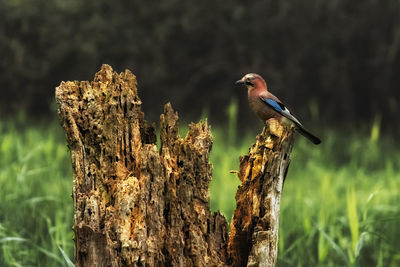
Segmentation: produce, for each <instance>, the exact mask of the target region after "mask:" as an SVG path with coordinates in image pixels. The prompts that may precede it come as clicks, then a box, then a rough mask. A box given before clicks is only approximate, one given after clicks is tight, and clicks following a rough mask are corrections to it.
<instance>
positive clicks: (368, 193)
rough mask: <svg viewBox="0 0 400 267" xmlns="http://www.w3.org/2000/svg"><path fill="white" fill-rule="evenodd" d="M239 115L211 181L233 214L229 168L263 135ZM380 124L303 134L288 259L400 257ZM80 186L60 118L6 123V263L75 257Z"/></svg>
mask: <svg viewBox="0 0 400 267" xmlns="http://www.w3.org/2000/svg"><path fill="white" fill-rule="evenodd" d="M228 115H229V116H230V117H231V119H232V118H233V117H234V116H236V111H235V109H232V108H231V109H230V110H229V111H228ZM230 121H231V122H230V123H229V124H228V126H227V127H226V128H224V127H213V135H214V145H213V150H212V153H211V161H212V163H213V165H214V169H213V177H214V178H213V181H212V183H211V188H210V192H211V193H210V195H211V207H212V209H213V210H221V211H222V212H223V213H224V214H225V215H226V217H227V218H228V219H229V220H230V218H231V216H232V213H233V209H234V203H235V202H234V197H235V192H236V189H237V186H238V185H239V180H238V178H237V176H236V175H235V174H231V173H229V171H230V170H237V169H238V157H239V156H240V155H243V154H245V153H247V151H248V148H249V146H250V145H251V144H252V143H253V142H254V141H255V134H254V133H253V134H250V133H248V134H244V135H242V134H239V133H238V132H237V131H236V130H235V129H236V124H235V123H234V122H232V120H230ZM257 127H258V128H259V129H258V130H261V125H259V126H257ZM370 128H371V132H370V133H367V132H366V133H364V134H362V133H357V132H355V131H352V132H350V133H349V132H347V133H338V132H335V131H333V130H326V131H325V132H323V133H321V134H322V137H323V143H322V144H321V145H320V146H314V145H312V144H311V143H309V142H308V141H307V140H305V139H304V138H301V137H298V138H297V140H296V144H295V148H294V150H293V153H292V163H291V166H290V170H289V173H288V176H287V178H286V181H285V185H284V190H283V197H282V203H281V216H280V229H279V238H280V239H279V255H278V266H400V249H399V248H400V240H399V239H400V195H399V193H400V149H399V144H398V143H396V141H395V140H394V139H393V138H390V137H382V136H381V133H380V131H379V130H380V129H379V126H376V124H374V125H373V126H372V127H370ZM256 130H257V129H256ZM71 191H72V172H71V161H70V158H69V153H68V151H67V147H66V144H65V140H64V136H63V132H62V130H61V128H60V127H59V126H58V124H57V123H51V124H49V125H42V126H36V127H31V126H27V127H24V128H20V127H17V126H15V124H14V123H6V122H0V203H1V204H0V266H68V258H70V259H73V251H74V248H73V241H72V238H73V233H72V220H73V218H72V215H73V212H72V199H71Z"/></svg>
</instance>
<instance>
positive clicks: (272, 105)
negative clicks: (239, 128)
mask: <svg viewBox="0 0 400 267" xmlns="http://www.w3.org/2000/svg"><path fill="white" fill-rule="evenodd" d="M236 84H241V85H245V86H246V87H247V95H248V101H249V105H250V108H251V109H252V110H253V112H254V113H255V114H256V115H257V116H258V117H259V118H260V119H261V120H262V121H263V122H264V123H265V122H266V121H267V120H268V119H270V118H276V119H278V120H279V121H281V122H283V123H285V124H287V125H288V124H289V125H290V124H294V126H295V130H296V131H297V132H298V133H300V134H302V135H303V136H305V137H306V138H307V139H308V140H310V141H311V142H312V143H314V144H316V145H318V144H320V143H321V139H319V138H318V137H317V136H315V135H314V134H312V133H311V132H310V131H308V130H307V129H306V128H305V127H304V126H303V124H301V123H300V121H299V120H298V119H297V118H296V117H295V116H293V115H292V113H290V111H289V109H288V108H287V107H286V106H285V105H284V104H283V103H282V102H281V101H280V100H279V99H278V98H277V97H276V96H275V95H273V94H272V93H270V92H269V91H268V88H267V83H266V82H265V80H264V79H263V77H261V76H260V75H258V74H256V73H248V74H246V75H245V76H243V78H242V79H240V80H238V81H236Z"/></svg>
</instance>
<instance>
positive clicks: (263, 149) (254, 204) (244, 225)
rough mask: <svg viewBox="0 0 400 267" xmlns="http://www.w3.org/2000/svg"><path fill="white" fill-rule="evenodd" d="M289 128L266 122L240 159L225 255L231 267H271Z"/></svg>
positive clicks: (287, 159) (290, 136) (291, 139)
mask: <svg viewBox="0 0 400 267" xmlns="http://www.w3.org/2000/svg"><path fill="white" fill-rule="evenodd" d="M293 142H294V135H293V129H290V130H288V129H286V128H285V127H284V126H282V125H281V124H279V123H278V121H277V120H275V119H270V120H268V122H267V126H266V127H265V128H264V130H263V132H262V133H261V134H260V135H258V136H257V141H256V143H255V144H254V145H253V146H252V147H251V148H250V151H249V153H248V154H247V155H245V156H243V157H241V158H240V171H239V179H240V180H241V181H242V185H241V186H240V187H239V189H238V191H237V193H236V209H235V212H234V215H233V219H232V222H231V233H230V235H229V247H228V250H229V254H230V255H231V259H232V260H233V265H234V266H246V265H247V266H274V265H275V262H276V257H277V253H278V227H279V211H280V201H281V194H282V189H283V182H284V180H285V177H286V174H287V171H288V168H289V164H290V152H291V150H292V147H293Z"/></svg>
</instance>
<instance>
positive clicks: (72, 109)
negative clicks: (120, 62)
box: [56, 65, 228, 266]
mask: <svg viewBox="0 0 400 267" xmlns="http://www.w3.org/2000/svg"><path fill="white" fill-rule="evenodd" d="M56 100H57V102H58V105H59V117H60V120H61V124H62V126H63V127H64V129H65V132H66V136H67V142H68V147H69V149H70V151H71V157H72V165H73V170H74V188H73V198H74V205H75V215H74V232H75V246H76V266H206V265H209V266H217V265H223V264H224V262H225V261H226V240H227V239H228V236H227V234H228V226H227V223H226V221H225V218H224V217H223V216H222V215H220V214H219V213H214V214H211V212H210V208H209V194H208V185H209V183H210V180H211V165H210V163H209V162H208V157H209V151H210V149H211V145H212V137H211V132H210V128H209V126H208V124H207V122H200V123H198V124H191V125H190V129H189V133H188V134H187V136H186V138H185V139H181V138H179V135H178V116H177V114H176V113H175V112H174V111H173V110H172V107H171V105H170V104H167V105H166V106H165V110H164V114H163V115H161V129H160V131H161V151H157V146H156V136H155V134H154V132H155V131H154V127H152V126H149V125H148V124H147V123H146V121H145V120H144V116H143V113H142V111H141V109H140V108H141V101H140V99H139V97H138V95H137V89H136V77H135V76H134V75H133V74H132V73H131V72H130V71H128V70H127V71H125V72H124V73H121V74H117V73H115V72H113V71H112V69H111V67H110V66H108V65H103V66H102V68H101V70H100V71H99V72H98V73H97V74H96V76H95V79H94V81H93V82H92V83H89V82H77V81H75V82H62V83H61V85H60V86H59V87H57V89H56Z"/></svg>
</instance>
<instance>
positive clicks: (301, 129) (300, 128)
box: [296, 125, 321, 145]
mask: <svg viewBox="0 0 400 267" xmlns="http://www.w3.org/2000/svg"><path fill="white" fill-rule="evenodd" d="M296 131H297V132H299V133H300V134H302V135H303V136H304V137H306V138H307V139H308V140H310V141H311V142H313V143H314V144H316V145H318V144H320V143H321V139H319V138H318V137H316V136H315V135H313V134H312V133H310V132H309V131H308V130H307V129H305V128H304V127H303V126H302V125H297V127H296Z"/></svg>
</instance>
